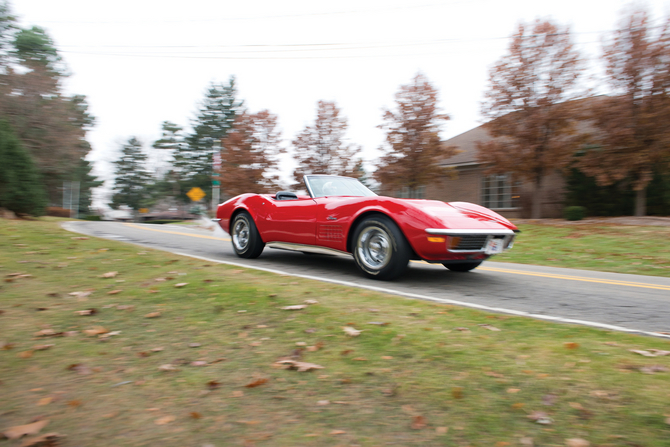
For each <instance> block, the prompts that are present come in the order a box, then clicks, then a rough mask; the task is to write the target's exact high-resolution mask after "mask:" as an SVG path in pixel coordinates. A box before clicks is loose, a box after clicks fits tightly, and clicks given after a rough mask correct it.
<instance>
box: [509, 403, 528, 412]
mask: <svg viewBox="0 0 670 447" xmlns="http://www.w3.org/2000/svg"><path fill="white" fill-rule="evenodd" d="M525 406H526V404H524V403H523V402H517V403H515V404H512V408H514V409H515V410H520V409H522V408H523V407H525Z"/></svg>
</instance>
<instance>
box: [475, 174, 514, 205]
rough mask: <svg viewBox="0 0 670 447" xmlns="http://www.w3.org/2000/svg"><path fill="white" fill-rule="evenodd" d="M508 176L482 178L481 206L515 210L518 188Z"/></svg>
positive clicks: (498, 175) (499, 175)
mask: <svg viewBox="0 0 670 447" xmlns="http://www.w3.org/2000/svg"><path fill="white" fill-rule="evenodd" d="M520 185H521V182H513V181H512V176H511V175H510V174H497V175H489V176H486V177H483V178H482V205H483V206H485V207H486V208H494V209H500V208H517V207H518V206H519V186H520Z"/></svg>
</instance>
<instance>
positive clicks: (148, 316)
mask: <svg viewBox="0 0 670 447" xmlns="http://www.w3.org/2000/svg"><path fill="white" fill-rule="evenodd" d="M160 316H161V313H160V312H151V313H148V314H146V315H145V316H144V318H158V317H160Z"/></svg>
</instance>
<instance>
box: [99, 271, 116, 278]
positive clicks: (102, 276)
mask: <svg viewBox="0 0 670 447" xmlns="http://www.w3.org/2000/svg"><path fill="white" fill-rule="evenodd" d="M118 274H119V272H107V273H103V274H102V275H100V277H101V278H114V277H115V276H116V275H118Z"/></svg>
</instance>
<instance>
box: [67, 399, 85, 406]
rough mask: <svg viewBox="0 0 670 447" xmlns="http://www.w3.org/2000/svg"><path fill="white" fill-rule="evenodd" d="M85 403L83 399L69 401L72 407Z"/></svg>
mask: <svg viewBox="0 0 670 447" xmlns="http://www.w3.org/2000/svg"><path fill="white" fill-rule="evenodd" d="M83 404H84V403H83V402H82V401H80V400H79V399H74V400H69V401H68V402H67V405H68V407H72V408H77V407H81V406H82V405H83Z"/></svg>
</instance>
